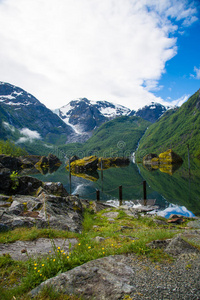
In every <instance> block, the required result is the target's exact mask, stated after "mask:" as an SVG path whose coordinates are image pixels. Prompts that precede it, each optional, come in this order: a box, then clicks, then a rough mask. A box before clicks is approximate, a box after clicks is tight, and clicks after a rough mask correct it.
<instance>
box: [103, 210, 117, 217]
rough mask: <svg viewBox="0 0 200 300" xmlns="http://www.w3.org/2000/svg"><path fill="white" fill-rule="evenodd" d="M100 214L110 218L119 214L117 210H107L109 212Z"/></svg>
mask: <svg viewBox="0 0 200 300" xmlns="http://www.w3.org/2000/svg"><path fill="white" fill-rule="evenodd" d="M102 216H104V217H107V218H111V219H115V218H117V217H118V216H119V213H118V212H117V211H109V212H106V213H104V214H102Z"/></svg>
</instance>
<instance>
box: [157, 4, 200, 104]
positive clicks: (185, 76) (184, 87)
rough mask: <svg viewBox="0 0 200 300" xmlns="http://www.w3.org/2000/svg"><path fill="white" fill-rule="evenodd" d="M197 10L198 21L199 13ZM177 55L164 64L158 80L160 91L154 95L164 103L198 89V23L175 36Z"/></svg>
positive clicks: (199, 59) (199, 79) (199, 58)
mask: <svg viewBox="0 0 200 300" xmlns="http://www.w3.org/2000/svg"><path fill="white" fill-rule="evenodd" d="M197 8H198V14H197V16H198V19H200V11H199V8H200V7H197ZM177 47H178V49H177V54H176V55H175V56H174V57H173V58H172V59H171V60H169V61H168V62H166V65H165V69H166V72H165V73H164V74H163V75H162V77H161V79H160V80H159V84H160V85H161V86H162V89H160V90H159V91H157V92H155V95H156V96H158V97H161V98H162V99H164V100H166V101H171V100H175V99H184V98H185V97H186V98H187V97H188V96H191V95H192V94H194V93H195V92H196V91H197V90H198V89H200V72H199V75H198V74H197V69H198V70H200V22H199V20H198V21H196V22H195V23H194V24H192V25H191V26H189V27H188V28H186V29H184V33H183V34H182V35H181V34H177Z"/></svg>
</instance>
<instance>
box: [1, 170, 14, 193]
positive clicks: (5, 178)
mask: <svg viewBox="0 0 200 300" xmlns="http://www.w3.org/2000/svg"><path fill="white" fill-rule="evenodd" d="M12 192H13V191H12V180H11V178H10V174H9V173H2V174H0V194H6V195H11V194H12Z"/></svg>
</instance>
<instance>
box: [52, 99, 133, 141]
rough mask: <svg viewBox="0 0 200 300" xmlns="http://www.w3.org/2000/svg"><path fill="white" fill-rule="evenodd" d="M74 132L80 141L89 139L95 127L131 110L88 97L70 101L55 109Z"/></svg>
mask: <svg viewBox="0 0 200 300" xmlns="http://www.w3.org/2000/svg"><path fill="white" fill-rule="evenodd" d="M54 112H55V113H56V114H57V115H58V116H59V117H60V118H61V119H62V120H63V121H64V122H65V123H66V124H67V125H70V126H71V127H72V129H73V130H74V132H75V133H76V134H77V137H78V135H79V138H80V141H83V140H86V139H88V138H89V137H90V136H91V135H92V132H93V130H94V129H95V128H98V127H99V126H100V125H101V124H103V123H104V122H106V121H109V120H112V119H114V118H116V117H119V116H124V115H129V114H130V113H131V110H130V109H129V108H126V107H124V106H122V105H118V104H113V103H110V102H107V101H96V102H95V101H91V100H88V99H87V98H80V99H78V100H73V101H70V102H69V103H68V104H67V105H65V106H62V107H61V108H59V109H56V110H55V111H54Z"/></svg>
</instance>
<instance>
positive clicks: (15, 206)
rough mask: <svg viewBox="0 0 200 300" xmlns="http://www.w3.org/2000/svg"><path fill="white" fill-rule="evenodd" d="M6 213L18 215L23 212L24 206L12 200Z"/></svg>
mask: <svg viewBox="0 0 200 300" xmlns="http://www.w3.org/2000/svg"><path fill="white" fill-rule="evenodd" d="M8 211H9V213H10V214H14V215H20V214H21V213H22V212H23V211H24V205H23V203H20V202H18V201H16V200H14V201H13V202H12V204H11V206H10V207H9V208H8Z"/></svg>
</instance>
